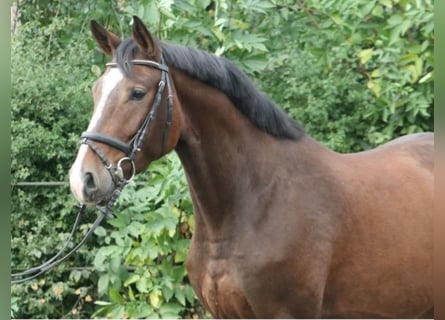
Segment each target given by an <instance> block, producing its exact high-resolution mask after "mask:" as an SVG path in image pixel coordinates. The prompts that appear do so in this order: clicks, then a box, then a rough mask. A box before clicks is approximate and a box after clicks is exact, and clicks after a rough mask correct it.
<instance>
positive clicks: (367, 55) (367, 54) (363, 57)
mask: <svg viewBox="0 0 445 320" xmlns="http://www.w3.org/2000/svg"><path fill="white" fill-rule="evenodd" d="M373 54H374V49H365V50H362V51H360V52H359V54H358V57H359V59H360V63H361V64H365V63H367V62H368V61H369V60H370V59H371V58H372V56H373Z"/></svg>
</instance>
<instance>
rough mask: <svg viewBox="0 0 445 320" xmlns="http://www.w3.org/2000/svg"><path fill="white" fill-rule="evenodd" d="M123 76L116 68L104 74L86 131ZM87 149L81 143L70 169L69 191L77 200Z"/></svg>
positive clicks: (90, 128) (97, 120) (90, 127)
mask: <svg viewBox="0 0 445 320" xmlns="http://www.w3.org/2000/svg"><path fill="white" fill-rule="evenodd" d="M123 78H124V75H123V74H122V72H121V71H120V70H119V69H118V68H113V69H111V70H110V71H109V72H108V73H107V74H106V75H104V77H103V80H102V92H101V97H100V99H99V102H98V104H97V106H96V109H95V111H94V114H93V117H92V118H91V121H90V124H89V125H88V129H87V130H88V131H93V130H94V128H95V127H96V125H97V124H98V122H99V120H100V119H101V117H102V114H103V111H104V109H105V105H106V104H107V101H108V99H109V97H110V95H111V92H113V90H114V89H115V88H116V86H117V85H118V84H119V82H120V81H121V80H122V79H123ZM87 151H88V146H87V145H84V144H83V145H81V146H80V148H79V152H78V153H77V158H76V161H74V164H73V166H72V167H71V171H70V186H71V191H72V192H73V193H74V195H75V196H76V197H77V198H78V200H80V201H82V200H83V192H82V190H83V179H82V177H83V172H82V166H83V161H84V158H85V155H86V153H87Z"/></svg>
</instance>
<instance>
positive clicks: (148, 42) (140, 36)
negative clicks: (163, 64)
mask: <svg viewBox="0 0 445 320" xmlns="http://www.w3.org/2000/svg"><path fill="white" fill-rule="evenodd" d="M133 40H134V41H135V42H136V44H137V45H138V47H139V48H140V49H141V50H142V52H144V53H145V54H147V55H148V56H149V57H154V56H156V52H157V47H156V41H155V40H154V38H153V37H152V36H151V33H150V32H149V31H148V29H147V27H146V26H145V25H144V23H143V22H142V20H141V19H139V18H138V17H137V16H133Z"/></svg>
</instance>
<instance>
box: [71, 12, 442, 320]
mask: <svg viewBox="0 0 445 320" xmlns="http://www.w3.org/2000/svg"><path fill="white" fill-rule="evenodd" d="M92 32H93V36H94V39H95V40H96V42H97V44H98V46H99V48H100V49H101V50H102V51H103V52H104V53H105V54H106V55H108V56H110V57H112V59H113V60H112V62H111V63H110V64H108V67H107V69H106V70H105V72H104V74H103V75H102V76H101V77H100V78H99V79H98V80H97V81H96V83H95V84H94V87H93V96H94V113H93V116H92V119H91V121H90V124H89V126H88V128H87V131H86V132H85V133H84V134H83V135H82V137H83V138H82V139H83V140H82V142H83V144H82V145H81V146H80V149H79V152H78V155H77V158H76V160H75V162H74V164H73V166H72V168H71V170H70V184H71V189H72V191H73V193H74V195H75V196H76V197H77V198H78V199H79V200H80V201H82V202H83V203H87V204H91V205H103V204H104V203H107V201H109V200H110V198H111V197H112V196H113V191H114V190H115V189H116V188H117V185H119V183H120V182H121V181H122V180H124V181H125V180H126V179H129V178H130V177H131V176H133V175H134V174H135V173H139V172H141V171H142V170H144V169H145V168H146V167H147V166H148V165H149V164H150V163H151V162H152V161H153V160H155V159H158V158H160V157H162V156H164V155H165V154H167V153H168V152H170V151H172V150H175V152H176V153H177V154H178V156H179V158H180V160H181V162H182V165H183V167H184V170H185V174H186V177H187V182H188V186H189V190H190V194H191V197H192V201H193V205H194V215H195V232H194V234H193V237H192V241H191V246H190V251H189V254H188V259H187V270H188V276H189V279H190V282H191V284H192V286H193V289H194V291H195V293H196V295H197V297H198V298H199V300H200V301H201V302H202V303H203V305H204V306H205V307H206V308H207V309H208V310H209V311H210V313H211V314H212V316H214V317H217V318H226V317H228V318H237V317H243V318H254V317H260V318H273V317H279V318H333V317H334V318H335V317H337V318H348V317H350V318H366V317H372V318H377V317H379V318H382V317H383V318H418V317H419V318H420V317H433V311H432V310H433V269H432V268H433V230H432V229H433V227H432V218H433V217H432V216H433V143H434V137H433V134H432V133H419V134H414V135H408V136H405V137H401V138H398V139H395V140H393V141H391V142H389V143H387V144H385V145H383V146H381V147H378V148H376V149H373V150H369V151H365V152H360V153H354V154H338V153H336V152H334V151H331V150H329V149H327V148H326V147H324V146H322V145H321V144H320V143H318V142H317V141H315V140H314V139H312V138H311V137H310V136H309V135H308V134H306V133H305V131H304V129H303V127H302V126H301V125H300V124H298V123H297V122H295V121H294V120H292V119H291V118H290V117H288V116H287V115H286V114H285V113H284V112H283V111H282V110H281V109H280V108H278V107H277V106H276V105H275V104H274V103H273V101H272V100H271V99H270V98H269V97H268V96H267V95H265V94H263V93H261V92H259V91H258V90H257V89H256V88H255V86H254V85H253V84H252V82H251V81H250V80H249V79H248V78H247V77H246V75H245V74H244V73H242V72H241V71H240V70H239V69H238V68H236V67H235V65H234V64H233V63H231V62H230V61H228V60H226V59H224V58H220V57H216V56H214V55H210V54H207V53H205V52H202V51H199V50H196V49H192V48H187V47H181V46H175V45H170V44H167V43H162V42H159V41H158V40H156V39H155V38H154V37H152V35H151V34H150V32H149V31H148V30H147V28H146V27H145V25H144V24H143V23H142V21H141V20H139V19H138V18H137V17H135V18H134V24H133V31H132V37H131V38H128V39H125V40H121V39H120V38H119V37H118V36H117V35H115V34H113V33H112V32H109V31H108V30H106V29H105V28H104V27H102V26H101V25H100V24H98V23H96V22H94V21H93V22H92Z"/></svg>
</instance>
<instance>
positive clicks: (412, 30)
mask: <svg viewBox="0 0 445 320" xmlns="http://www.w3.org/2000/svg"><path fill="white" fill-rule="evenodd" d="M280 6H281V9H280V13H279V15H277V16H276V18H275V19H270V20H268V26H267V28H268V30H270V37H269V38H270V39H271V42H270V43H269V46H268V48H270V54H271V57H270V59H269V66H268V72H266V73H264V75H260V76H259V78H260V82H261V83H262V85H263V87H264V88H267V89H266V91H267V92H269V93H270V94H272V95H273V97H274V98H275V100H276V101H277V102H279V103H280V104H281V105H282V106H283V107H284V108H285V109H287V110H288V111H289V113H290V114H291V115H293V116H295V117H296V118H298V119H300V120H301V121H302V123H304V124H305V127H306V129H307V131H308V132H309V133H310V134H311V135H313V136H314V137H316V138H317V139H319V140H320V141H322V142H324V143H326V144H327V145H328V146H329V147H331V148H333V149H335V150H338V151H342V152H348V151H358V150H363V149H368V148H370V147H373V146H376V145H378V144H381V143H383V142H386V141H388V140H390V139H392V138H395V137H397V136H399V135H402V134H407V133H413V132H418V131H424V130H432V126H433V121H432V119H433V106H434V103H433V102H434V96H433V73H434V56H433V48H434V34H433V27H434V26H433V4H432V2H431V1H428V0H426V1H409V0H400V1H399V0H380V1H377V0H346V1H332V0H308V1H304V5H303V3H302V2H301V1H297V2H296V3H295V2H293V1H289V2H288V4H281V5H280ZM283 20H284V22H283ZM265 32H266V30H265Z"/></svg>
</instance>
